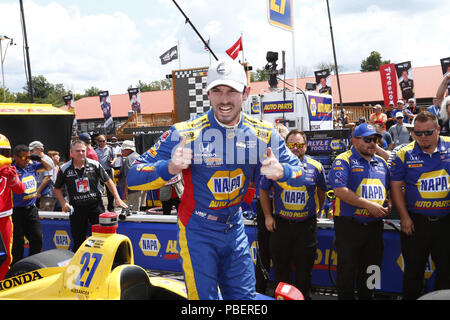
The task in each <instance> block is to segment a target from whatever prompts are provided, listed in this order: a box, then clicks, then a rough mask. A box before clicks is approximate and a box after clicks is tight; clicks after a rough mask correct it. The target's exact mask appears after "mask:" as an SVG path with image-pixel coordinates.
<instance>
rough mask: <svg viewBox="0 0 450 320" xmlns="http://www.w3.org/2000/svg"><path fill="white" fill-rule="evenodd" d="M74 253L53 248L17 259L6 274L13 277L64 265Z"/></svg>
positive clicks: (7, 276)
mask: <svg viewBox="0 0 450 320" xmlns="http://www.w3.org/2000/svg"><path fill="white" fill-rule="evenodd" d="M73 255H74V253H73V252H72V251H69V250H64V249H52V250H47V251H44V252H41V253H37V254H34V255H32V256H29V257H26V258H24V259H22V260H19V261H17V262H16V263H15V264H14V265H13V266H12V267H11V269H10V270H9V271H8V273H7V274H6V276H5V279H6V278H11V277H15V276H18V275H20V274H23V273H27V272H30V271H34V270H38V269H42V268H49V267H59V266H62V264H64V263H65V262H66V261H68V260H70V259H72V257H73Z"/></svg>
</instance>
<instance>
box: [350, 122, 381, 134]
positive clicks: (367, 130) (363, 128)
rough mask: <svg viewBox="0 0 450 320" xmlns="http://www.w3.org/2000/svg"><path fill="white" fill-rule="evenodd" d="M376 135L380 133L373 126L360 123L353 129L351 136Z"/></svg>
mask: <svg viewBox="0 0 450 320" xmlns="http://www.w3.org/2000/svg"><path fill="white" fill-rule="evenodd" d="M373 135H377V136H379V137H381V136H382V135H381V134H379V133H378V132H377V130H376V129H375V127H374V126H373V125H371V124H369V123H362V124H360V125H359V126H357V127H356V128H355V131H353V137H368V136H373Z"/></svg>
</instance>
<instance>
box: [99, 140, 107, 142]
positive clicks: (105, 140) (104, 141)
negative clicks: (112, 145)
mask: <svg viewBox="0 0 450 320" xmlns="http://www.w3.org/2000/svg"><path fill="white" fill-rule="evenodd" d="M97 141H98V142H106V140H97Z"/></svg>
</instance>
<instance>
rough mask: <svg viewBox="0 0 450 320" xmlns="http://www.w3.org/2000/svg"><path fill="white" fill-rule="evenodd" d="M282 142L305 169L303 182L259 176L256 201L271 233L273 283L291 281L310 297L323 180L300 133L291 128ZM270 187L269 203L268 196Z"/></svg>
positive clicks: (323, 185)
mask: <svg viewBox="0 0 450 320" xmlns="http://www.w3.org/2000/svg"><path fill="white" fill-rule="evenodd" d="M286 145H287V146H288V148H289V149H290V150H291V151H292V153H293V154H295V155H296V156H297V157H298V158H299V159H300V161H301V164H302V165H303V168H304V170H305V183H304V184H299V183H287V182H278V181H273V180H270V179H267V177H265V176H263V177H262V179H261V182H260V190H259V193H260V201H261V206H262V208H263V211H264V217H265V225H266V228H267V230H269V231H270V232H271V233H272V234H271V235H270V252H271V257H272V261H273V268H274V273H275V283H276V285H277V284H278V283H279V282H285V283H291V284H293V285H294V286H295V287H297V289H299V290H300V291H301V292H302V293H303V296H304V297H305V299H307V300H310V299H311V276H312V268H313V265H314V258H315V256H316V250H317V214H318V213H319V212H320V210H321V208H322V206H323V203H324V201H325V192H326V190H327V183H326V180H325V172H324V170H323V167H322V164H321V163H320V162H318V161H316V160H314V159H312V158H311V157H309V156H305V153H306V149H307V140H306V135H305V133H304V132H302V131H299V130H296V129H294V130H291V131H290V132H289V133H288V135H287V136H286ZM271 189H273V206H272V205H271V199H270V197H269V192H270V190H271ZM272 208H273V210H272ZM272 213H273V215H272ZM292 266H294V267H295V283H292ZM276 285H275V286H276Z"/></svg>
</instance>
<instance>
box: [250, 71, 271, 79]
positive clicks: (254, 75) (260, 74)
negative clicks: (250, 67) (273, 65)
mask: <svg viewBox="0 0 450 320" xmlns="http://www.w3.org/2000/svg"><path fill="white" fill-rule="evenodd" d="M267 80H269V74H268V73H267V72H266V70H265V69H264V67H263V68H262V69H256V71H251V72H250V82H255V81H267Z"/></svg>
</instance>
